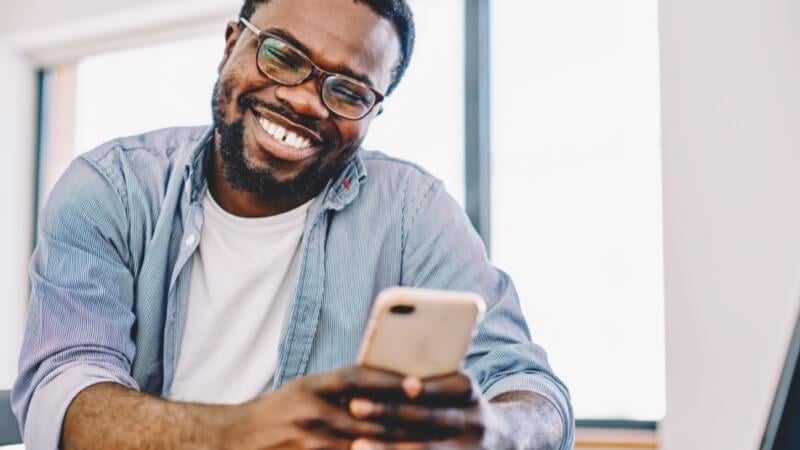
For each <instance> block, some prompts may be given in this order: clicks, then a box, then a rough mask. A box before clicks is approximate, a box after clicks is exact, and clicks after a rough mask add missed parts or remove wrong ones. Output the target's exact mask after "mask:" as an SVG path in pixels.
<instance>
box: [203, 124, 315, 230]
mask: <svg viewBox="0 0 800 450" xmlns="http://www.w3.org/2000/svg"><path fill="white" fill-rule="evenodd" d="M218 145H219V136H216V137H215V139H214V148H213V149H212V156H211V158H209V162H208V169H207V173H208V178H207V179H208V189H209V190H210V191H211V195H213V196H214V200H215V201H216V202H217V204H218V205H219V206H221V207H222V209H224V210H225V211H227V212H228V213H230V214H233V215H235V216H239V217H268V216H275V215H278V214H282V213H285V212H287V211H291V210H292V209H294V208H297V207H298V206H300V205H302V204H304V203H306V202H308V201H309V200H311V199H312V198H314V197H315V196H316V195H317V194H319V192H315V193H313V194H309V195H306V196H304V197H303V198H296V199H286V200H270V201H265V200H264V199H261V198H258V197H257V196H255V195H254V194H252V193H250V192H244V191H240V190H237V189H234V188H233V186H231V184H230V183H229V182H228V180H227V179H226V178H225V173H224V171H223V163H222V156H221V155H220V153H219V151H218V150H217V149H218V148H219V147H218Z"/></svg>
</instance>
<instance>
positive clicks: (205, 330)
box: [13, 0, 573, 449]
mask: <svg viewBox="0 0 800 450" xmlns="http://www.w3.org/2000/svg"><path fill="white" fill-rule="evenodd" d="M225 36H226V46H225V52H224V55H223V57H222V61H221V63H220V65H219V80H218V82H217V86H216V88H215V90H214V96H213V112H214V126H213V128H212V129H210V130H207V131H206V130H198V129H168V130H162V131H158V132H154V133H149V134H145V135H141V136H135V137H131V138H123V139H119V140H116V141H113V142H111V143H108V144H106V145H103V146H101V147H100V148H98V149H96V150H94V151H92V152H90V153H88V154H87V155H85V156H82V157H80V158H78V159H77V160H76V161H74V162H73V164H72V165H71V166H70V168H69V169H68V171H67V172H66V174H65V175H64V176H63V177H62V179H61V180H60V181H59V183H58V185H57V186H56V188H55V189H54V191H53V194H52V195H51V198H50V199H49V201H48V204H47V206H46V207H45V209H44V212H43V213H42V218H41V229H40V231H39V244H38V246H37V249H36V251H35V253H34V256H33V262H32V268H31V282H32V295H31V298H32V300H31V306H30V315H29V322H28V327H27V333H26V338H25V343H24V348H23V351H22V357H21V364H20V375H19V379H18V381H17V383H16V385H15V388H14V391H13V406H14V410H15V413H16V414H17V417H18V418H19V420H20V425H21V427H22V429H23V433H24V437H25V440H26V442H27V444H28V446H29V447H30V448H32V449H51V448H56V447H58V446H59V445H60V446H61V447H63V448H65V449H91V448H97V449H127V448H148V449H162V448H163V449H167V448H169V449H172V448H191V449H198V448H213V449H217V448H220V449H223V448H224V449H228V448H230V449H272V448H292V449H294V448H315V449H317V448H331V449H351V448H352V449H422V448H430V449H436V448H479V447H483V448H490V449H505V448H526V449H527V448H563V449H566V448H571V445H572V440H573V437H572V436H573V419H572V412H571V407H570V404H569V395H568V392H567V390H566V388H565V387H564V385H563V384H562V383H561V382H560V381H559V380H558V379H557V378H556V377H555V376H554V375H553V373H552V372H551V370H550V368H549V366H548V364H547V360H546V356H545V354H544V352H543V351H542V349H541V348H540V347H538V346H536V345H534V344H532V343H531V342H530V337H529V335H528V331H527V328H526V325H525V323H524V320H523V319H522V316H521V313H520V310H519V302H518V299H517V296H516V293H515V291H514V288H513V285H512V284H511V282H510V280H509V279H508V277H507V276H506V275H505V274H504V273H502V272H500V271H498V270H497V269H495V268H493V267H492V266H491V265H490V264H489V263H488V261H487V260H486V256H485V253H484V251H483V247H482V246H481V243H480V241H479V239H478V237H477V236H476V234H475V233H474V231H473V230H472V229H471V227H470V226H469V223H468V220H467V219H466V217H465V215H464V213H463V211H461V210H460V208H459V206H458V205H457V204H456V203H455V202H454V201H453V200H452V198H450V197H449V196H448V195H447V194H446V193H445V192H444V190H443V188H442V185H441V183H440V182H439V181H437V180H436V179H434V178H433V177H431V176H430V175H428V174H427V173H425V172H424V171H422V170H421V169H419V168H417V167H416V166H413V165H411V164H408V163H405V162H402V161H398V160H395V159H392V158H389V157H387V156H384V155H382V154H379V153H374V152H367V151H363V150H359V146H360V143H361V142H362V140H363V138H364V136H365V135H366V132H367V129H368V127H369V124H370V123H371V121H372V120H373V119H374V118H375V117H376V116H377V115H378V114H379V112H380V102H381V100H382V99H383V96H384V95H388V94H389V93H390V92H391V91H392V89H393V88H394V87H395V86H396V85H397V83H398V81H399V80H400V78H401V76H402V74H403V72H404V70H405V68H406V66H407V64H408V61H409V57H410V54H411V49H412V47H413V36H414V32H413V22H412V18H411V13H410V11H409V10H408V7H407V5H406V4H405V2H404V1H403V0H393V1H392V0H383V1H379V0H371V1H367V0H357V1H353V0H324V1H323V0H269V1H265V0H261V1H258V0H247V1H246V2H245V4H244V6H243V8H242V12H241V19H240V20H239V21H237V22H231V23H229V24H228V26H227V30H226V35H225ZM154 70H160V69H159V68H154ZM430 82H431V83H440V82H443V81H442V80H430ZM431 106H433V105H420V107H431ZM123 107H124V106H123ZM419 142H420V145H425V144H424V142H425V139H424V136H420V140H419ZM432 150H435V149H432ZM393 285H406V286H420V287H429V288H440V289H454V290H468V291H474V292H478V293H480V294H481V295H482V296H484V297H485V298H486V300H487V303H488V310H487V314H486V317H485V319H484V321H483V322H482V324H481V325H480V328H479V331H478V334H477V336H476V338H475V340H474V342H473V344H472V346H471V348H470V350H469V354H468V356H467V359H466V362H465V369H466V373H464V374H455V375H452V376H447V377H442V378H438V379H432V380H422V381H421V380H418V379H414V378H407V379H403V378H402V377H400V376H397V375H395V374H391V373H387V372H382V371H378V370H369V369H365V368H359V367H353V366H352V364H353V362H354V360H355V356H356V351H357V348H358V345H359V342H360V339H361V335H362V332H363V329H364V326H365V323H366V319H367V317H368V315H369V312H370V307H371V302H372V301H373V299H374V297H375V296H376V294H377V293H378V292H379V291H380V290H382V289H383V288H385V287H389V286H393Z"/></svg>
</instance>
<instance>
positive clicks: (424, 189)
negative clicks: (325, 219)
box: [359, 150, 443, 203]
mask: <svg viewBox="0 0 800 450" xmlns="http://www.w3.org/2000/svg"><path fill="white" fill-rule="evenodd" d="M359 156H360V157H361V161H362V162H363V164H364V168H365V170H366V173H367V177H368V178H367V183H366V184H367V186H369V188H370V189H372V190H376V191H378V192H379V193H385V194H395V195H396V194H401V196H400V197H399V198H401V199H403V200H404V201H406V202H412V203H413V202H419V201H421V200H423V198H424V197H425V196H427V195H429V194H430V193H431V192H432V191H435V190H440V189H443V187H442V182H441V180H439V179H438V178H436V177H435V176H434V175H432V174H431V173H430V172H428V171H427V170H425V169H424V168H423V167H422V166H420V165H419V164H416V163H413V162H410V161H406V160H404V159H401V158H396V157H393V156H389V155H387V154H385V153H381V152H377V151H370V150H362V151H361V152H360V153H359Z"/></svg>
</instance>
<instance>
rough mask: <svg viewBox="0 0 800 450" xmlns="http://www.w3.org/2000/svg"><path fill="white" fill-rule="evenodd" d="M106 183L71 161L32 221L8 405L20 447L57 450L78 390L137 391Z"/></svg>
mask: <svg viewBox="0 0 800 450" xmlns="http://www.w3.org/2000/svg"><path fill="white" fill-rule="evenodd" d="M114 181H115V180H113V178H111V174H106V173H103V172H101V171H100V170H99V169H97V168H96V167H95V166H93V165H91V163H89V162H88V161H86V160H83V159H77V160H76V161H75V162H73V163H72V164H71V165H70V167H69V169H68V170H67V172H66V173H65V174H64V175H63V176H62V178H61V179H60V180H59V182H58V183H57V184H56V186H55V187H54V189H53V193H52V194H51V196H50V199H49V200H48V202H47V205H46V206H45V208H44V210H43V211H42V213H41V215H40V221H39V230H38V241H37V245H36V249H35V250H34V253H33V257H32V261H31V269H30V281H31V298H30V306H29V309H28V321H27V326H26V330H25V338H24V341H23V345H22V352H21V355H20V364H19V375H18V378H17V381H16V383H15V385H14V388H13V391H12V397H11V401H12V408H13V410H14V414H15V415H16V417H17V419H18V421H19V425H20V431H21V432H22V435H23V439H24V441H25V443H26V446H27V448H31V449H37V450H39V449H42V450H46V449H56V448H58V446H59V442H60V438H61V430H62V422H63V419H64V415H65V413H66V411H67V408H68V407H69V405H70V403H71V402H72V400H73V399H74V397H75V396H76V395H77V394H78V393H79V392H80V391H82V390H83V389H85V388H87V387H88V386H91V385H93V384H96V383H101V382H114V383H118V384H122V385H125V386H128V387H130V388H132V389H137V384H136V381H135V380H134V379H133V378H132V377H131V375H130V367H131V361H132V360H133V356H134V352H135V346H134V343H133V340H132V338H131V330H132V327H133V324H134V320H135V317H134V314H133V312H132V302H133V275H132V274H131V271H130V270H129V268H128V267H129V265H128V262H129V261H128V259H129V252H128V251H127V234H128V226H127V216H126V204H125V199H124V197H123V196H121V195H120V194H119V193H118V191H117V190H115V188H114Z"/></svg>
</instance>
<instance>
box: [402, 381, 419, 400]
mask: <svg viewBox="0 0 800 450" xmlns="http://www.w3.org/2000/svg"><path fill="white" fill-rule="evenodd" d="M403 391H404V392H405V393H406V397H408V398H410V399H412V400H413V399H415V398H417V397H419V395H420V394H422V380H420V379H419V378H417V377H407V378H405V379H404V380H403Z"/></svg>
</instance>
